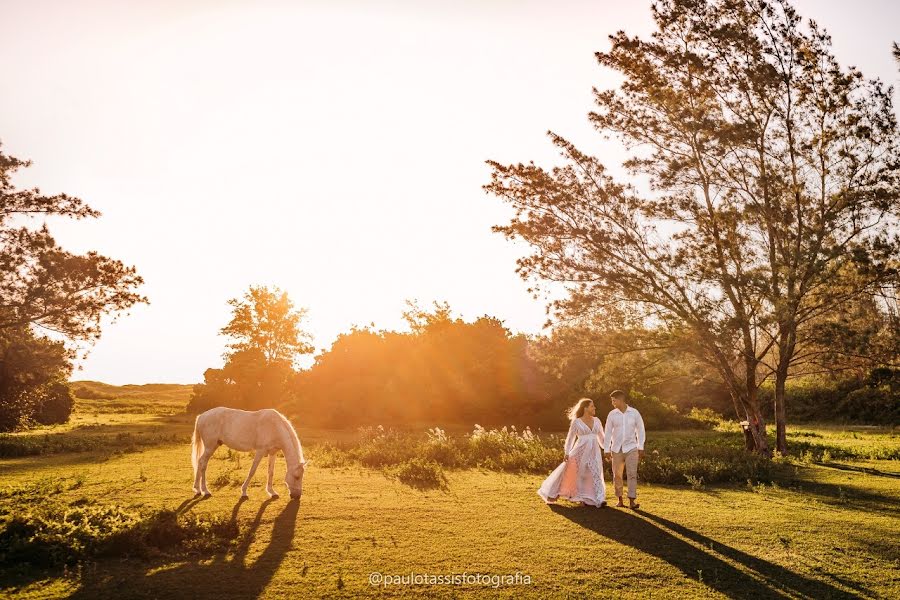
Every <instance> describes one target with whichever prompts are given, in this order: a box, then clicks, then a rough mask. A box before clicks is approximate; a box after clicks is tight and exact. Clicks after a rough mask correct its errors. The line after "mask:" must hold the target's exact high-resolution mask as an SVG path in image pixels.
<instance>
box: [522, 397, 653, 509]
mask: <svg viewBox="0 0 900 600" xmlns="http://www.w3.org/2000/svg"><path fill="white" fill-rule="evenodd" d="M609 397H610V400H611V401H612V405H613V409H612V410H611V411H610V413H609V416H607V417H606V428H605V429H604V428H603V424H602V423H601V422H600V419H598V418H597V417H596V416H594V415H595V414H596V412H597V409H596V407H595V406H594V401H593V400H591V399H590V398H582V399H581V400H579V401H578V403H577V404H576V405H575V406H573V407H572V408H570V409H569V411H568V416H569V418H570V419H571V420H572V423H571V425H570V426H569V435H567V436H566V444H565V452H566V458H565V460H564V461H563V463H562V464H561V465H559V466H558V467H557V468H556V469H554V471H553V472H552V473H551V474H550V476H549V477H547V479H546V480H544V483H543V484H542V485H541V487H540V489H539V490H538V495H539V496H540V497H541V498H543V499H544V501H545V502H548V503H549V502H555V501H556V500H557V498H565V499H566V500H571V501H573V502H581V503H582V504H583V505H585V506H596V507H598V508H600V507H603V506H606V482H605V481H604V479H603V452H602V451H601V449H602V450H603V451H605V452H606V459H607V460H608V461H609V460H611V462H612V472H613V483H614V485H615V489H616V497H617V498H618V499H619V502H618V504H616V506H620V507H624V506H625V503H624V502H622V471H625V474H626V477H627V479H628V502H629V504H630V506H631V508H634V509H637V508H639V507H640V505H639V504H638V503H637V466H638V461H639V460H640V459H641V458H642V457H643V455H644V440H645V439H646V434H645V432H644V420H643V419H642V418H641V413H639V412H638V411H637V410H636V409H635V408H634V407H631V406H628V403H627V401H626V400H627V397H626V395H625V392H623V391H621V390H616V391H614V392H613V393H612V394H610V395H609Z"/></svg>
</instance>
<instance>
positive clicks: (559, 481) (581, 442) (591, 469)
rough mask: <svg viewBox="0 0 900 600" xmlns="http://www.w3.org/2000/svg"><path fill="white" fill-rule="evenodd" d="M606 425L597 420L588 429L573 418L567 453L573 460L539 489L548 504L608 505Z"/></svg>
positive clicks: (562, 465)
mask: <svg viewBox="0 0 900 600" xmlns="http://www.w3.org/2000/svg"><path fill="white" fill-rule="evenodd" d="M603 437H604V436H603V424H602V423H600V419H598V418H597V417H594V422H593V426H591V427H588V426H587V425H586V424H585V422H584V421H582V420H581V419H572V424H571V425H570V426H569V435H567V436H566V445H565V450H566V454H567V455H569V460H568V461H564V462H563V463H562V464H561V465H559V466H558V467H556V469H554V470H553V472H552V473H550V476H549V477H547V479H545V480H544V483H543V484H541V487H540V489H538V492H537V493H538V495H539V496H540V497H541V498H543V499H544V502H553V501H554V500H556V499H557V498H565V499H566V500H571V501H572V502H584V503H585V504H590V505H591V506H600V504H601V503H603V502H606V482H605V481H604V480H603V454H602V451H601V448H603V441H604V439H603Z"/></svg>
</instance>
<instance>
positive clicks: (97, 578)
mask: <svg viewBox="0 0 900 600" xmlns="http://www.w3.org/2000/svg"><path fill="white" fill-rule="evenodd" d="M178 402H180V399H175V398H169V399H168V400H161V401H159V402H154V401H153V399H152V398H148V397H144V398H140V399H136V401H135V402H134V403H133V404H131V406H132V407H134V408H133V410H130V409H129V402H128V399H127V398H126V399H122V398H116V399H114V400H111V399H106V400H80V401H79V404H78V413H77V415H76V417H75V419H74V420H73V422H72V423H71V424H68V425H65V426H60V427H56V428H46V429H43V430H38V431H33V432H28V433H25V434H18V436H19V437H23V438H29V439H31V440H32V441H33V442H34V445H33V447H35V448H38V447H41V445H42V444H46V443H47V440H51V441H52V443H53V444H55V445H54V446H53V450H52V451H50V452H48V453H45V454H41V455H34V456H10V455H7V457H6V458H2V459H0V521H2V522H6V521H8V520H9V519H11V518H13V517H14V516H16V515H23V514H27V513H28V512H29V511H37V510H39V507H40V506H41V505H43V504H47V503H55V504H57V505H60V506H63V507H72V506H84V505H94V504H97V505H103V506H114V505H118V506H121V507H124V508H125V509H127V510H130V511H137V512H140V511H153V510H158V509H172V510H175V511H177V512H178V513H179V514H180V515H182V516H185V515H198V516H200V517H203V518H210V519H218V520H219V521H221V522H225V523H226V524H229V523H230V524H233V525H234V526H235V530H236V531H237V532H238V533H237V535H235V536H234V537H233V539H232V540H231V541H230V542H228V543H227V544H226V545H224V546H222V547H221V548H218V549H215V548H214V549H213V550H211V551H205V552H181V551H179V552H176V553H166V552H158V553H151V554H149V555H146V556H142V557H134V558H128V559H124V558H121V557H118V556H115V555H112V556H107V557H102V558H96V559H91V560H86V561H82V562H81V563H79V564H70V565H68V566H50V567H46V566H44V567H35V566H29V565H27V564H21V563H19V564H8V562H7V564H3V566H2V567H0V569H2V570H0V596H5V595H8V596H12V597H20V598H47V597H71V598H86V599H87V598H91V599H93V598H101V599H102V598H110V599H111V598H117V599H118V598H252V597H257V596H262V597H272V598H280V597H285V598H288V597H290V598H303V597H345V598H356V597H360V596H363V597H365V596H371V597H413V596H421V595H428V596H432V597H446V598H453V597H460V596H467V595H479V596H481V595H483V596H490V597H494V596H500V597H508V598H512V597H516V598H518V597H528V598H532V597H533V598H544V597H567V596H569V597H577V596H586V597H609V598H652V597H656V598H677V597H697V598H707V597H736V598H756V599H760V598H845V597H846V598H849V597H869V598H892V597H893V598H897V597H900V544H898V540H900V461H897V460H870V459H866V460H861V459H857V460H832V461H830V462H828V463H827V464H818V463H816V462H813V461H810V460H800V459H798V460H797V461H795V465H794V466H795V469H794V470H793V471H792V475H791V477H790V479H789V480H787V481H785V480H781V481H779V482H776V483H773V484H750V485H748V484H740V485H736V484H732V485H724V486H708V485H706V486H695V488H696V489H694V488H692V487H690V486H663V485H650V484H642V485H641V487H640V489H639V492H640V497H641V502H642V505H643V508H642V510H641V511H640V512H632V511H629V510H620V509H602V510H597V509H589V508H581V507H576V506H573V505H569V504H561V505H558V506H547V505H545V504H543V502H541V500H540V499H539V498H538V497H537V495H536V494H535V490H536V488H537V487H538V486H539V484H540V482H541V480H542V476H540V475H519V474H512V473H502V472H495V471H487V470H480V469H468V470H455V471H454V470H450V471H448V480H449V488H448V489H447V490H445V491H437V490H436V491H418V490H415V489H412V488H409V487H407V486H405V485H403V484H401V483H399V482H398V481H396V480H394V479H391V478H388V477H386V476H385V475H384V474H383V473H381V472H380V471H378V470H371V469H366V468H363V467H359V466H353V465H351V466H343V467H334V468H324V467H317V466H316V454H317V445H318V444H321V443H322V442H325V441H332V440H334V439H335V438H341V439H346V437H347V436H348V435H349V434H347V433H345V432H344V433H341V434H337V433H336V432H328V431H307V430H304V428H303V427H302V425H301V426H299V427H298V432H299V434H300V437H301V440H302V441H303V443H304V446H305V447H306V448H308V452H307V454H308V455H309V457H310V458H311V463H310V468H309V470H308V472H307V475H306V480H305V482H304V495H303V499H302V501H301V502H293V501H288V500H285V499H284V497H282V498H281V499H278V500H268V499H267V497H266V495H265V492H264V491H263V489H262V486H263V483H264V474H263V471H264V469H260V472H259V473H258V474H257V478H256V481H255V482H254V485H253V487H252V488H251V491H250V499H249V500H246V501H243V502H240V501H239V500H238V496H239V488H238V487H237V485H239V483H240V481H241V480H242V478H243V477H244V475H245V474H246V469H247V468H248V467H249V462H250V461H249V457H248V455H246V454H244V455H241V454H238V453H228V452H225V451H224V450H220V451H219V453H217V455H216V457H217V458H216V459H214V460H213V461H212V462H211V464H210V470H209V481H210V482H211V487H212V489H213V497H212V498H211V499H208V500H199V501H198V500H195V499H193V498H192V492H191V489H190V487H191V466H190V461H189V458H188V447H187V440H188V438H189V435H190V427H191V420H190V419H189V418H187V417H185V416H183V415H178V414H176V413H177V411H175V410H171V409H172V407H174V406H176V405H177V403H178ZM104 403H106V404H104ZM112 403H117V405H118V406H117V407H116V408H115V410H106V409H108V408H109V406H110V404H112ZM182 406H183V404H182ZM151 409H152V410H151ZM666 435H673V434H666ZM653 436H654V434H653V433H652V432H651V433H650V438H651V439H652V438H653ZM791 439H792V440H794V441H796V442H797V443H801V442H802V443H804V444H807V445H806V446H803V447H804V448H805V449H810V448H811V449H812V451H813V452H815V451H816V449H817V448H827V447H840V446H842V445H843V446H846V447H847V448H860V447H863V448H866V447H868V446H871V447H872V448H881V449H883V448H885V447H893V448H894V449H896V447H897V446H900V438H898V436H897V435H896V434H895V433H893V432H890V431H885V430H880V431H864V430H863V431H846V430H841V429H840V428H834V427H817V428H803V429H797V430H794V431H793V432H792V437H791ZM54 440H55V441H54ZM73 440H77V441H73ZM8 443H10V444H12V443H20V444H21V443H26V442H23V441H22V440H18V439H17V440H14V441H13V442H8ZM810 444H811V445H810ZM816 444H818V445H816ZM829 445H830V446H829ZM648 447H649V446H648ZM876 455H877V453H876ZM283 469H284V465H283V463H279V469H278V471H277V472H276V477H277V478H278V482H279V483H278V485H279V486H281V488H283V484H282V483H281V482H280V480H281V478H283ZM608 493H610V494H611V493H612V486H611V483H609V484H608ZM0 564H2V563H0ZM373 572H378V573H381V574H383V575H387V576H400V575H409V574H411V573H416V574H422V575H426V576H427V575H432V576H438V575H451V574H463V573H466V574H470V575H472V576H475V575H477V574H482V575H483V576H484V575H488V576H503V575H511V576H514V575H515V574H516V573H519V574H520V576H519V581H520V583H518V584H516V583H513V582H510V583H508V584H506V585H499V586H498V587H493V585H494V583H496V580H494V581H491V580H489V581H488V584H489V585H481V584H476V583H469V584H465V585H438V584H435V585H409V584H398V585H383V586H373V585H371V584H370V582H369V577H370V573H373ZM525 576H527V577H528V578H530V583H525V581H526V580H525Z"/></svg>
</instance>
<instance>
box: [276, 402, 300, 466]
mask: <svg viewBox="0 0 900 600" xmlns="http://www.w3.org/2000/svg"><path fill="white" fill-rule="evenodd" d="M275 414H277V415H278V416H279V417H281V426H282V427H283V428H284V430H285V433H286V434H287V438H288V439H289V440H290V441H291V445H292V446H293V447H294V452H296V453H297V458H298V460H299V461H300V464H303V463H305V462H306V459H305V458H303V446H301V445H300V438H299V437H297V430H295V429H294V426H293V425H291V422H290V421H289V420H288V418H287V417H286V416H284V415H283V414H281V413H280V412H278V411H277V410H276V411H275Z"/></svg>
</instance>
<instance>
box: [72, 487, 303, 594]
mask: <svg viewBox="0 0 900 600" xmlns="http://www.w3.org/2000/svg"><path fill="white" fill-rule="evenodd" d="M199 501H202V499H197V500H195V499H191V500H188V501H185V502H184V503H182V505H181V506H180V507H179V508H178V509H177V510H178V512H184V511H186V510H189V509H190V508H191V507H193V506H194V505H195V504H196V503H197V502H199ZM245 502H247V499H246V498H242V499H240V500H238V502H237V503H236V504H235V505H234V508H233V509H232V511H231V522H232V523H233V524H237V522H238V517H239V514H240V511H241V507H242V506H243V505H244V504H245ZM276 502H277V500H276V499H274V498H269V499H268V500H266V501H265V502H263V503H262V504H261V505H260V507H259V509H258V510H257V512H256V515H255V516H254V518H253V520H252V521H251V522H250V524H249V525H248V526H246V528H245V530H244V531H243V532H242V533H243V535H242V537H241V539H240V542H239V543H238V545H237V546H236V547H235V548H234V549H233V551H231V552H228V553H220V554H217V555H215V556H214V557H213V558H212V559H211V560H209V559H194V560H191V561H188V562H185V563H181V564H177V565H176V566H174V567H172V568H166V566H165V565H150V566H149V568H147V565H143V568H142V569H141V571H143V573H142V574H139V575H137V576H135V574H134V573H133V571H131V569H133V564H131V565H130V567H129V565H128V564H126V566H125V569H126V570H125V571H119V570H118V569H114V570H111V572H109V571H107V570H106V569H103V570H102V571H97V572H96V573H93V574H91V575H86V576H83V577H82V580H81V587H80V588H79V589H78V590H77V591H76V592H75V594H73V595H72V596H70V598H72V599H76V600H87V599H94V598H184V597H186V596H190V597H191V598H216V599H221V598H257V597H259V596H261V595H262V593H263V591H264V590H265V588H266V586H268V585H269V582H271V580H272V578H273V577H274V575H275V573H276V571H277V570H278V568H279V567H280V565H281V563H282V561H283V560H284V557H285V556H286V555H287V553H288V551H289V550H290V548H291V542H292V540H293V538H294V533H295V528H296V524H297V515H298V513H299V509H300V502H299V501H297V500H291V501H289V502H288V503H287V504H286V505H285V507H284V508H283V509H282V511H281V513H279V514H278V516H277V517H275V519H274V521H273V523H272V532H271V538H270V540H269V544H268V545H267V546H266V548H265V549H264V550H263V551H262V553H260V554H258V555H256V556H255V557H254V559H253V560H252V562H251V561H248V554H249V551H250V549H251V546H252V545H253V540H254V538H255V537H256V532H257V530H258V529H259V526H260V524H261V522H262V519H263V516H264V515H265V512H266V509H267V508H268V507H269V506H271V505H272V504H274V503H276Z"/></svg>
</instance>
